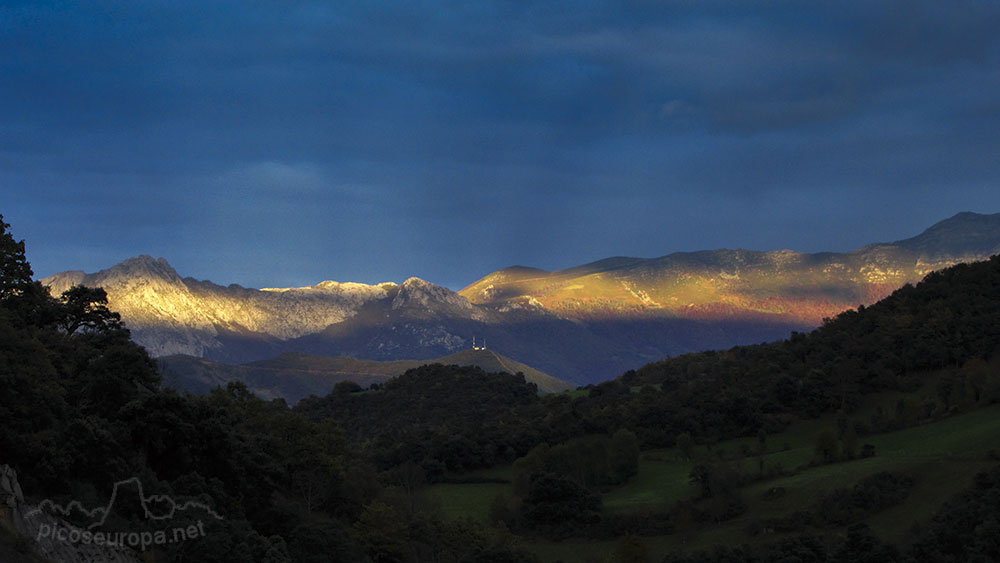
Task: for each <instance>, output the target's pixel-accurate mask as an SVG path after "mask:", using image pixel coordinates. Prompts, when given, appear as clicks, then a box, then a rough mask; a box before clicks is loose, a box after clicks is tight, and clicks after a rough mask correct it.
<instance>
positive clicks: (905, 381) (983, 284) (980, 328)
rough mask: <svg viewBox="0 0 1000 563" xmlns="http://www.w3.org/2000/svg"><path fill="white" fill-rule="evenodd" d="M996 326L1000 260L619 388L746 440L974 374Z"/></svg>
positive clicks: (976, 387) (655, 370) (978, 387)
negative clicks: (655, 396) (946, 370)
mask: <svg viewBox="0 0 1000 563" xmlns="http://www.w3.org/2000/svg"><path fill="white" fill-rule="evenodd" d="M997 319H1000V257H997V256H994V257H993V258H991V259H990V260H987V261H984V262H976V263H971V264H959V265H956V266H953V267H951V268H947V269H945V270H942V271H939V272H934V273H931V274H929V275H928V276H927V277H926V278H925V279H924V280H923V281H922V282H920V283H919V284H917V285H916V286H911V285H906V286H903V287H902V288H900V289H899V290H897V291H895V292H894V293H893V294H892V295H891V296H889V297H888V298H886V299H884V300H882V301H880V302H879V303H876V304H875V305H872V306H870V307H860V308H859V309H858V310H851V311H846V312H844V313H842V314H840V315H838V316H837V317H836V318H834V319H828V320H827V321H826V322H825V323H824V325H823V326H822V327H820V328H818V329H816V330H815V331H813V332H811V333H809V334H794V335H793V336H792V337H791V338H790V339H788V340H784V341H781V342H775V343H769V344H761V345H756V346H741V347H736V348H733V349H730V350H727V351H721V352H703V353H697V354H687V355H683V356H679V357H677V358H671V359H667V360H665V361H662V362H657V363H653V364H649V365H646V366H644V367H642V368H640V369H638V370H636V371H634V372H629V373H626V374H624V375H623V376H621V377H620V378H619V381H620V382H621V383H624V384H626V385H630V386H641V385H647V384H649V385H658V386H661V387H662V389H663V391H675V394H674V396H675V398H676V399H677V400H678V401H679V402H681V403H687V404H688V405H694V407H693V408H695V409H697V410H698V411H699V412H700V413H701V415H702V416H704V415H705V414H706V413H708V412H713V411H714V412H719V413H722V414H723V417H724V418H726V419H727V423H726V424H725V425H724V426H725V427H724V428H717V429H714V430H713V431H716V432H718V431H722V432H723V433H731V432H749V431H751V430H752V429H753V428H754V427H756V426H760V425H761V424H762V423H766V422H767V421H768V420H769V419H773V418H776V417H781V416H783V415H786V414H789V413H793V414H795V415H799V416H807V417H809V416H816V415H818V414H820V413H822V412H826V411H831V410H837V409H844V410H850V409H851V408H852V406H853V405H855V404H856V403H857V401H858V400H859V398H860V397H861V396H862V395H864V394H866V393H871V392H875V391H881V390H889V389H911V388H913V387H914V386H915V385H917V384H918V382H917V381H916V380H915V379H914V378H913V377H912V375H914V374H918V373H921V372H924V371H927V370H933V369H937V368H943V367H962V366H968V370H966V371H970V372H971V371H975V370H974V366H975V363H976V361H977V360H982V359H988V358H990V357H992V356H993V355H994V354H996V353H997V352H998V351H1000V322H998V321H997ZM970 362H971V363H970ZM955 377H956V381H954V382H952V384H953V385H954V386H956V387H958V386H961V387H962V388H963V389H968V390H969V391H970V392H972V393H975V394H977V395H978V394H981V393H984V392H985V391H986V390H985V389H983V388H982V385H983V384H984V382H980V381H977V380H976V378H977V377H978V376H975V377H973V378H972V380H970V381H958V379H960V378H961V375H956V376H955ZM945 401H946V402H947V399H945ZM691 408H692V407H687V408H685V410H689V409H691ZM698 418H700V417H698ZM692 430H694V429H692Z"/></svg>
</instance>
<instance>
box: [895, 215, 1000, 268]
mask: <svg viewBox="0 0 1000 563" xmlns="http://www.w3.org/2000/svg"><path fill="white" fill-rule="evenodd" d="M998 239H1000V213H995V214H993V215H980V214H978V213H970V212H968V211H966V212H963V213H959V214H957V215H955V216H953V217H951V218H949V219H945V220H944V221H941V222H939V223H936V224H934V225H933V226H931V227H930V228H928V229H927V230H925V231H924V232H922V233H920V234H919V235H917V236H915V237H913V238H910V239H906V240H901V241H897V242H894V243H892V244H893V245H896V246H901V247H903V248H907V249H909V250H911V251H913V252H915V253H917V254H918V255H919V257H920V258H921V259H924V260H942V259H947V258H952V259H954V257H963V258H964V257H969V258H979V257H984V256H992V255H994V254H998V253H1000V240H998Z"/></svg>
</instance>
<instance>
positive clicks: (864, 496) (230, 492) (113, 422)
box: [0, 220, 1000, 563]
mask: <svg viewBox="0 0 1000 563" xmlns="http://www.w3.org/2000/svg"><path fill="white" fill-rule="evenodd" d="M8 227H9V226H8V225H6V224H3V222H2V220H0V428H2V430H3V431H2V432H0V464H4V463H6V464H10V465H11V466H13V467H14V468H15V469H16V470H17V471H18V475H19V478H20V484H21V486H22V487H23V489H24V491H25V494H26V496H27V497H28V499H29V501H31V500H36V501H37V500H40V499H43V498H49V499H53V500H56V501H57V502H59V503H63V504H65V503H68V502H69V501H71V500H77V501H79V502H81V503H82V504H83V505H84V506H99V505H102V504H105V503H107V500H108V495H109V494H110V491H111V490H112V488H113V487H114V485H115V483H117V482H121V481H123V480H127V479H130V478H138V479H139V480H140V481H141V482H142V484H143V486H144V487H145V491H146V494H147V495H148V494H157V495H169V496H170V497H172V498H173V499H175V500H177V501H185V500H195V501H197V502H199V503H204V504H206V505H208V506H210V507H211V508H212V510H214V511H215V512H217V513H219V514H221V515H222V516H223V518H222V519H209V521H206V522H205V525H206V528H207V532H206V533H205V534H204V535H203V537H199V538H198V539H196V540H191V541H185V542H180V543H177V544H171V545H160V546H155V547H152V548H150V550H149V552H150V553H154V552H155V560H156V561H233V562H237V561H239V562H243V561H267V562H270V563H277V562H282V561H295V562H309V561H366V560H367V561H376V562H389V561H401V562H409V561H434V562H437V561H442V562H449V561H454V562H459V561H469V562H475V561H491V562H493V561H536V560H539V558H540V557H542V558H546V557H547V558H552V557H549V556H547V555H546V554H547V553H551V551H547V549H548V547H552V546H555V547H558V546H560V545H569V544H570V543H572V542H573V541H577V542H579V541H581V540H582V539H586V540H587V541H605V542H612V543H613V545H614V548H613V550H612V552H611V553H610V555H600V556H599V557H598V555H597V552H596V551H594V552H588V548H587V547H586V546H587V545H589V544H585V543H584V544H581V545H583V546H584V547H583V548H582V549H580V550H579V551H576V552H574V554H573V555H571V556H570V555H566V556H565V558H566V560H587V559H589V558H593V559H594V560H601V559H603V558H605V557H607V558H609V559H608V560H612V561H615V560H618V561H661V560H662V561H668V562H675V561H676V562H680V561H748V562H749V561H754V562H756V561H761V562H763V561H788V562H793V561H801V562H806V561H830V562H833V561H837V562H854V561H858V562H860V561H872V562H875V561H900V562H903V561H907V562H909V561H914V562H915V561H995V560H1000V542H998V540H997V538H1000V470H998V469H996V468H993V469H991V468H990V467H991V465H992V462H991V461H990V456H991V455H992V457H993V459H994V461H995V460H996V458H998V457H1000V456H998V455H997V454H996V452H995V451H994V452H993V453H992V454H989V453H983V455H979V454H976V455H972V456H971V457H970V456H969V455H966V456H965V457H962V456H957V455H954V454H949V455H948V456H943V457H942V458H941V459H942V460H944V462H948V461H949V460H955V461H956V462H961V463H965V464H966V465H963V467H974V468H977V471H979V470H980V469H982V470H983V471H980V472H979V473H978V474H977V476H976V477H975V478H974V479H968V480H967V482H962V483H959V484H958V485H957V486H953V488H954V489H955V491H956V492H958V491H963V490H964V492H960V493H959V494H957V495H951V498H950V500H948V499H945V500H946V502H944V504H941V503H938V504H936V505H935V506H933V507H932V508H930V509H928V511H927V512H926V517H925V518H921V519H918V520H915V521H913V522H909V523H907V525H908V526H910V529H909V530H907V531H906V533H905V534H902V535H901V536H900V537H896V538H893V539H892V540H891V541H890V540H885V539H883V538H880V537H879V536H878V535H877V534H876V533H875V532H874V531H873V528H872V527H871V526H870V525H869V522H874V521H875V520H873V519H877V518H878V517H879V515H884V514H891V511H893V510H898V509H899V508H900V507H908V506H909V505H908V504H907V503H910V502H912V500H913V498H914V496H915V495H916V494H918V493H917V492H915V491H925V490H927V489H928V488H933V484H928V483H926V482H922V481H921V480H922V479H927V478H928V477H926V475H930V474H932V473H931V472H929V471H923V470H920V469H915V468H917V467H918V466H917V465H916V462H914V463H913V464H911V463H909V462H906V463H902V462H900V463H897V464H888V465H886V466H885V467H877V468H876V466H875V465H874V464H872V463H871V461H872V460H879V459H883V452H882V451H880V450H879V447H882V446H879V447H876V443H877V444H884V443H886V439H887V438H885V437H886V436H900V435H901V434H900V433H902V432H905V431H908V429H909V430H911V431H912V430H913V429H916V430H920V429H922V428H925V429H931V428H943V426H939V425H941V424H944V423H946V422H947V421H948V420H951V419H952V418H953V417H959V416H962V415H967V414H969V413H976V412H980V411H982V412H993V411H986V410H983V409H989V408H992V407H990V405H993V404H994V403H997V402H1000V373H998V371H997V369H996V364H995V363H994V362H993V360H994V356H995V355H996V353H997V351H998V350H1000V259H998V258H994V259H992V260H990V261H987V262H982V263H977V264H971V265H959V266H955V267H953V268H950V269H948V270H945V271H942V272H938V273H935V274H932V275H930V276H928V277H927V279H926V280H924V282H922V283H921V284H919V285H918V286H917V287H911V286H906V287H904V288H902V289H900V290H899V291H897V292H896V293H894V294H893V295H892V296H891V297H889V298H887V299H886V300H884V301H883V302H880V303H878V304H876V305H873V306H871V307H868V308H859V310H857V311H849V312H847V313H844V314H841V315H840V316H838V317H837V318H835V319H831V320H829V321H827V322H826V323H825V324H824V326H822V327H821V328H819V329H817V330H816V331H814V332H812V333H810V334H795V335H793V337H792V338H791V339H789V340H787V341H783V342H777V343H772V344H762V345H759V346H748V347H738V348H734V349H732V350H728V351H723V352H705V353H699V354H690V355H686V356H682V357H679V358H672V359H668V360H665V361H663V362H658V363H655V364H650V365H648V366H645V367H643V368H641V369H638V370H636V371H630V372H628V373H626V374H624V375H622V376H621V377H619V378H618V379H616V380H614V381H610V382H607V383H602V384H600V385H596V386H591V387H588V388H585V389H581V390H578V391H574V392H569V393H559V394H551V395H541V396H540V395H539V394H538V393H537V389H536V388H535V387H534V386H533V385H531V384H529V383H527V382H525V381H524V378H523V377H517V376H509V375H504V374H486V373H483V372H482V371H481V370H479V369H477V368H462V367H457V366H441V365H432V366H426V367H423V368H419V369H415V370H411V371H409V372H407V373H406V374H405V375H403V376H400V377H398V378H396V379H393V380H391V381H389V382H388V383H386V384H385V385H382V386H375V387H374V388H372V389H367V390H365V389H362V388H360V387H359V386H357V385H351V384H349V383H344V384H338V386H337V387H336V388H335V389H334V390H332V392H331V393H330V394H329V395H327V396H325V397H311V398H309V399H306V400H304V401H302V402H301V403H299V404H298V405H297V406H296V407H295V408H290V407H289V406H288V405H287V404H285V402H284V401H282V400H275V401H270V402H267V401H263V400H261V399H259V398H257V397H255V396H253V395H252V394H250V393H249V392H248V391H247V390H246V388H245V387H243V386H241V385H235V384H231V385H230V386H229V387H227V388H226V389H216V390H214V391H212V392H211V393H210V394H208V395H205V396H193V395H189V394H180V393H177V392H175V391H173V390H170V389H163V388H161V386H160V380H159V375H158V373H157V371H156V366H155V363H154V362H153V361H151V360H150V358H149V357H148V356H147V354H146V353H145V351H144V350H143V349H142V348H140V347H139V346H137V345H135V344H133V343H132V341H131V340H130V339H129V334H128V331H127V330H126V329H125V328H124V327H123V326H122V324H121V322H120V319H119V318H118V316H117V315H116V314H115V313H114V312H112V311H109V310H108V308H107V299H106V296H105V294H104V292H103V291H102V290H100V289H86V288H79V287H77V288H73V289H71V290H70V291H67V292H66V293H64V294H63V295H61V296H58V297H52V296H50V295H49V294H48V291H47V290H46V289H45V288H43V287H42V286H41V285H40V284H38V283H37V282H35V281H33V280H32V276H33V273H32V271H31V268H30V265H29V264H28V262H27V261H26V259H25V256H24V246H23V243H18V242H16V241H15V239H14V238H13V237H12V236H11V235H10V233H9V232H8V231H7V229H8ZM886 397H888V398H889V399H888V400H889V401H890V402H889V403H888V405H886V404H883V402H884V401H881V399H884V398H886ZM880 401H881V402H880ZM813 421H819V422H816V424H819V425H820V426H816V428H820V431H818V432H815V433H813V434H811V435H810V436H809V437H808V450H809V452H808V455H807V459H801V460H798V461H797V462H795V463H790V462H789V463H788V464H787V465H782V464H781V463H778V462H777V461H776V460H778V459H784V460H786V462H787V461H788V460H794V459H795V457H794V455H793V454H794V447H792V445H790V444H788V445H787V446H788V447H786V444H781V443H778V440H779V439H781V440H785V439H787V440H791V438H779V437H787V436H791V435H793V434H794V433H795V432H796V431H797V429H802V428H813V427H814V426H809V425H810V424H814V422H813ZM824 421H826V422H824ZM827 422H828V424H827ZM893 432H895V433H896V434H892V433H893ZM931 435H932V433H931V432H930V431H928V432H927V433H926V436H928V437H930V436H931ZM900 439H901V438H900ZM948 439H949V438H948V437H947V436H946V437H945V438H943V439H942V440H944V441H945V442H946V441H947V440H948ZM992 439H994V438H992V437H989V438H986V440H987V441H989V440H992ZM880 440H881V441H880ZM929 440H930V438H928V443H929ZM995 440H996V445H995V448H996V449H997V450H1000V437H996V438H995ZM976 443H977V444H979V443H980V442H976ZM990 443H992V442H990ZM977 451H978V450H977ZM915 453H916V454H920V452H919V451H918V452H915ZM658 456H661V457H662V456H668V457H670V460H671V461H670V463H667V461H665V460H663V459H661V457H658ZM782 456H785V457H782ZM917 458H919V455H917V456H916V457H915V459H917ZM907 459H909V458H907ZM919 459H923V458H919ZM866 460H868V461H866ZM866 463H868V464H869V465H865V464H866ZM671 464H672V465H671ZM668 467H681V468H683V474H682V476H681V480H682V481H683V485H682V487H681V488H678V489H677V490H679V491H680V492H679V493H678V494H677V495H676V498H671V499H666V498H664V499H662V501H657V502H653V503H647V504H646V505H643V507H642V508H641V509H631V508H630V509H622V508H621V507H620V506H618V505H617V504H616V503H618V502H619V500H617V499H620V498H621V497H622V495H623V493H622V491H624V490H626V489H627V488H628V487H639V488H640V489H641V485H642V484H643V483H646V482H647V481H650V480H655V479H656V478H657V475H658V473H657V471H661V469H662V471H665V470H666V469H665V468H668ZM853 467H872V468H875V469H877V470H872V471H867V470H866V471H865V472H864V474H863V475H861V477H860V478H858V479H852V480H850V481H849V482H846V483H843V484H842V485H840V486H837V487H833V488H828V489H824V490H823V491H822V492H821V493H818V494H815V495H812V496H809V495H807V494H805V493H802V492H796V491H792V492H789V489H790V487H791V486H792V485H791V483H793V482H795V481H794V479H802V478H805V477H809V476H810V475H814V474H819V473H822V472H824V471H827V472H829V473H828V474H829V475H838V474H840V475H848V474H851V470H850V469H849V468H853ZM651 468H652V469H651ZM656 468H661V469H656ZM949 468H950V466H947V465H946V466H945V469H944V471H948V470H949ZM662 471H661V472H662ZM824 474H826V473H824ZM956 478H957V477H956ZM953 485H954V484H953ZM434 487H438V488H439V489H437V490H442V489H440V488H442V487H452V489H448V490H458V491H466V490H468V491H470V493H469V494H470V495H473V494H475V495H483V494H486V495H488V497H487V498H486V504H487V505H488V509H487V510H486V511H485V515H483V517H477V515H476V514H473V513H472V512H469V513H466V514H461V513H459V514H456V513H451V512H449V510H447V509H446V507H442V506H440V504H436V503H435V502H434V501H433V495H429V494H428V492H429V491H431V490H432V489H434ZM462 487H464V488H462ZM651 487H652V486H651ZM650 490H652V489H650ZM657 490H659V489H657ZM471 491H474V492H471ZM751 491H759V493H758V492H754V493H753V494H750V492H751ZM639 493H643V491H642V490H640V491H639ZM616 495H617V496H616ZM639 496H641V494H640V495H639ZM792 497H794V498H792ZM783 503H784V504H783ZM625 504H627V503H625ZM786 505H787V506H788V509H787V510H784V511H775V510H772V511H770V512H768V511H763V510H761V511H758V507H760V506H786ZM758 512H759V514H758ZM751 516H753V517H752V518H751ZM115 518H117V519H118V520H117V523H118V525H120V526H122V527H123V528H125V529H136V530H139V529H145V528H144V526H148V525H149V523H148V522H145V521H144V520H145V519H144V518H143V514H142V511H141V510H135V509H133V510H131V511H129V510H124V511H123V512H122V513H120V514H116V515H115ZM744 521H745V522H744ZM736 523H739V524H738V525H737V524H736ZM727 526H729V527H728V528H727ZM914 526H915V527H914ZM730 528H732V529H736V530H737V532H738V533H736V534H735V535H734V534H731V535H729V536H724V535H720V536H719V537H720V538H721V539H720V540H719V541H715V542H713V541H711V540H710V539H709V540H705V539H699V538H705V537H708V538H711V537H712V536H711V534H712V533H715V532H713V530H714V531H718V530H723V531H725V530H729V529H730ZM656 538H667V541H668V543H669V542H673V543H670V545H671V546H673V547H671V548H670V549H662V550H657V549H655V548H653V547H650V545H653V544H656V541H654V540H655V539H656ZM733 538H736V539H733ZM0 540H3V541H0V548H3V549H4V550H6V551H5V552H9V551H12V550H13V551H18V550H19V551H20V552H23V553H25V554H26V553H27V552H28V551H29V550H30V544H31V542H29V541H25V540H24V539H23V538H20V539H19V538H16V537H12V535H11V533H10V532H9V531H8V532H4V534H3V535H0ZM557 542H563V543H561V544H560V543H557ZM595 545H596V544H595ZM675 548H676V549H675ZM538 554H542V555H541V556H539V555H538ZM25 557H27V555H25ZM25 560H27V559H25Z"/></svg>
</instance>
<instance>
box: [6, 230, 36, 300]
mask: <svg viewBox="0 0 1000 563" xmlns="http://www.w3.org/2000/svg"><path fill="white" fill-rule="evenodd" d="M9 228H10V225H8V224H7V223H4V221H3V215H0V301H6V300H7V299H8V298H9V297H12V296H15V295H19V294H21V293H23V292H24V291H26V290H27V289H28V287H29V286H30V285H31V284H32V280H31V278H32V276H34V275H35V273H34V272H32V271H31V264H29V263H28V260H27V259H26V258H25V255H24V241H23V240H22V241H16V240H14V237H13V236H12V235H11V234H10V233H9V232H8V231H7V229H9Z"/></svg>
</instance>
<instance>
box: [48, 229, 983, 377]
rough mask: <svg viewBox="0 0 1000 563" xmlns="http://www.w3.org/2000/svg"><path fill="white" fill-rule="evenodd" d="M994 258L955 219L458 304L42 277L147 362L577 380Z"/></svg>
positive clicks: (174, 279) (406, 289)
mask: <svg viewBox="0 0 1000 563" xmlns="http://www.w3.org/2000/svg"><path fill="white" fill-rule="evenodd" d="M998 252H1000V214H995V215H978V214H974V213H960V214H958V215H956V216H955V217H952V218H951V219H948V220H945V221H942V222H940V223H938V224H936V225H934V226H933V227H931V228H929V229H927V230H926V231H924V232H923V233H922V234H920V235H918V236H916V237H913V238H910V239H906V240H901V241H897V242H894V243H886V244H873V245H869V246H866V247H864V248H861V249H858V250H856V251H854V252H850V253H819V254H802V253H797V252H792V251H787V250H779V251H772V252H758V251H750V250H714V251H701V252H689V253H675V254H670V255H667V256H663V257H660V258H651V259H643V258H609V259H606V260H601V261H599V262H594V263H592V264H587V265H583V266H578V267H575V268H570V269H568V270H562V271H558V272H548V271H544V270H539V269H535V268H525V267H513V268H507V269H504V270H500V271H498V272H495V273H493V274H490V275H488V276H486V277H485V278H483V279H481V280H479V281H477V282H475V283H473V284H472V285H470V286H469V287H467V288H465V289H464V290H462V291H461V292H460V293H455V292H452V291H450V290H448V289H447V288H444V287H440V286H437V285H434V284H432V283H429V282H426V281H424V280H421V279H418V278H411V279H409V280H406V281H405V282H404V283H403V284H401V285H397V284H395V283H385V284H379V285H365V284H355V283H337V282H323V283H320V284H319V285H316V286H313V287H305V288H292V289H265V290H256V289H248V288H244V287H240V286H236V285H233V286H229V287H222V286H218V285H215V284H213V283H211V282H207V281H197V280H195V279H192V278H181V277H180V276H179V275H178V274H177V272H175V271H174V270H173V268H171V267H170V265H169V264H168V263H167V262H166V261H165V260H163V259H159V260H154V259H153V258H150V257H148V256H142V257H139V258H132V259H130V260H127V261H125V262H123V263H121V264H119V265H117V266H114V267H112V268H110V269H108V270H104V271H101V272H98V273H96V274H84V273H83V272H65V273H61V274H57V275H55V276H52V277H50V278H47V279H45V280H42V281H43V283H44V284H46V285H49V286H50V287H51V288H52V292H53V294H56V295H58V294H59V293H60V292H62V291H64V290H65V289H67V288H69V287H70V286H71V285H73V284H84V285H88V286H101V287H104V289H105V290H106V291H107V293H108V298H109V301H110V306H111V308H112V309H113V310H117V311H119V312H120V313H121V314H122V318H123V320H124V321H125V323H126V324H127V326H128V327H129V328H130V329H131V330H132V332H133V337H134V339H135V340H136V341H137V342H139V343H140V344H142V345H143V346H145V347H146V348H147V349H148V350H149V351H150V352H151V353H152V354H153V355H154V356H167V355H174V354H186V355H190V356H197V357H203V358H207V359H211V360H218V361H223V362H230V363H245V362H250V361H254V360H261V359H266V358H271V357H274V356H277V355H279V354H281V353H285V352H299V353H306V354H320V355H337V356H351V357H357V358H367V359H374V360H383V361H384V360H429V359H433V358H438V357H440V356H444V355H447V354H451V353H454V352H457V351H459V350H463V349H468V348H470V347H471V345H472V338H473V336H476V337H479V338H485V339H487V341H488V342H489V343H490V348H491V349H493V350H496V351H498V352H500V353H502V354H503V355H504V356H506V357H509V358H516V359H517V360H519V361H521V362H524V363H525V364H528V365H531V366H533V367H535V368H537V369H539V370H541V371H543V372H546V373H548V374H551V375H553V376H555V377H558V378H560V379H566V380H568V381H572V382H574V383H589V382H596V381H601V380H605V379H609V378H611V377H613V376H615V375H618V374H620V373H621V372H623V371H625V370H627V369H631V368H634V367H636V366H639V365H642V364H644V363H647V362H649V361H654V360H658V359H662V358H663V357H664V356H667V355H676V354H680V353H684V352H689V351H696V350H703V349H711V348H728V347H731V346H733V345H737V344H746V343H757V342H761V341H766V340H775V339H779V338H783V337H786V336H787V335H788V334H789V332H790V331H792V330H807V329H810V328H812V327H815V326H817V325H818V324H819V323H821V322H822V319H823V318H824V317H831V316H833V315H836V314H837V313H839V312H840V311H843V310H845V309H849V308H853V307H856V306H857V305H859V304H865V305H868V304H871V303H874V302H875V301H877V300H879V299H881V298H883V297H885V296H887V295H888V294H889V293H891V292H892V291H893V290H895V289H896V288H898V287H900V286H902V285H904V284H906V283H912V282H916V281H919V280H920V279H921V278H923V276H924V275H926V274H927V273H928V272H931V271H933V270H937V269H940V268H943V267H946V266H949V265H952V264H955V263H958V262H963V261H970V260H977V259H984V258H987V257H989V256H990V255H992V254H996V253H998Z"/></svg>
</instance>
